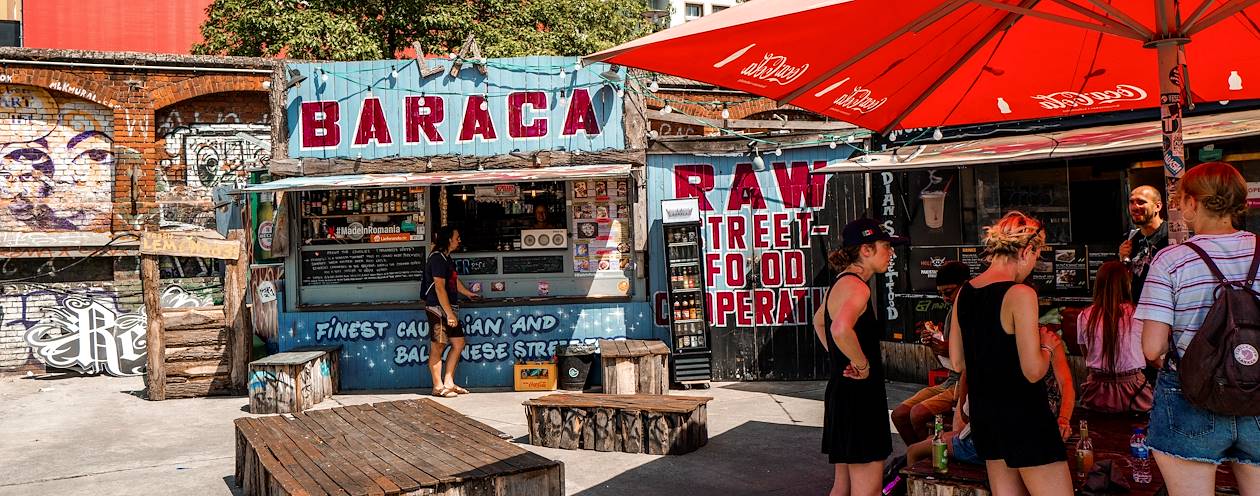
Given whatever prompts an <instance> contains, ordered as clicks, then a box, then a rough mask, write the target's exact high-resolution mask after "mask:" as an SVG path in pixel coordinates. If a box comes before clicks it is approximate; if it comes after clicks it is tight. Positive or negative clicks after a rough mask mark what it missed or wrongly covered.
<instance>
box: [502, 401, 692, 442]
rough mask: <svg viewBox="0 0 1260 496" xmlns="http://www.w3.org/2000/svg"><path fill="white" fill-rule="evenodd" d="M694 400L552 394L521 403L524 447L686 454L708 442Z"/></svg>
mask: <svg viewBox="0 0 1260 496" xmlns="http://www.w3.org/2000/svg"><path fill="white" fill-rule="evenodd" d="M712 400H713V398H706V397H699V396H658V395H626V394H620V395H614V394H552V395H548V396H543V397H541V398H536V399H532V400H529V401H526V402H525V403H524V404H525V416H526V419H527V420H526V422H527V423H528V424H529V443H530V444H532V445H534V446H545V447H548V448H560V449H587V450H595V451H624V452H626V453H648V454H652V455H681V454H684V453H690V452H692V451H695V450H697V449H700V447H701V446H704V445H705V444H708V442H709V428H708V422H709V416H708V414H707V413H706V412H705V405H706V404H707V403H708V402H709V401H712Z"/></svg>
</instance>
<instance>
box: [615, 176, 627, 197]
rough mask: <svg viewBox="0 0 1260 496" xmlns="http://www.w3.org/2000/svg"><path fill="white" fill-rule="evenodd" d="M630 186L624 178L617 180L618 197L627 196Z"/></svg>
mask: <svg viewBox="0 0 1260 496" xmlns="http://www.w3.org/2000/svg"><path fill="white" fill-rule="evenodd" d="M627 190H628V188H627V187H626V182H625V181H624V180H622V181H617V198H625V197H626V193H627Z"/></svg>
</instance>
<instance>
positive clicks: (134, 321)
mask: <svg viewBox="0 0 1260 496" xmlns="http://www.w3.org/2000/svg"><path fill="white" fill-rule="evenodd" d="M106 303H107V302H106V301H105V300H101V299H95V298H91V297H88V296H83V295H70V296H67V297H65V299H63V300H62V301H61V304H60V305H58V306H57V307H55V308H51V309H49V310H47V312H46V313H45V314H44V318H43V319H41V320H40V321H39V322H38V323H36V324H35V325H34V326H32V327H31V328H30V329H28V330H27V331H26V344H28V345H30V347H31V349H32V350H33V351H34V353H35V357H36V358H37V359H39V361H41V362H43V363H44V364H45V365H48V366H50V367H57V368H63V369H73V370H78V371H80V372H83V373H85V374H101V373H104V374H108V375H113V376H134V375H140V374H143V373H144V368H145V361H146V357H145V351H146V349H147V345H148V343H147V341H146V339H145V322H146V320H147V319H145V317H144V311H143V310H139V311H138V312H137V313H124V314H119V313H118V312H117V311H115V310H114V308H112V307H110V306H108V305H106Z"/></svg>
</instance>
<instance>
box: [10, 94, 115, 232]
mask: <svg viewBox="0 0 1260 496" xmlns="http://www.w3.org/2000/svg"><path fill="white" fill-rule="evenodd" d="M0 144H2V145H3V148H2V149H0V206H2V207H0V208H3V210H4V215H0V231H28V232H29V231H43V232H47V231H108V230H109V228H110V211H111V205H112V199H111V194H112V193H113V177H114V153H113V149H112V147H113V111H112V110H110V109H109V108H106V107H105V106H103V105H99V104H96V103H92V102H89V101H87V100H83V99H80V98H75V97H72V96H69V95H63V94H60V93H56V94H54V93H50V92H49V91H47V90H44V89H43V88H38V87H34V86H22V85H0Z"/></svg>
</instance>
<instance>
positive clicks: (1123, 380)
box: [1076, 261, 1155, 413]
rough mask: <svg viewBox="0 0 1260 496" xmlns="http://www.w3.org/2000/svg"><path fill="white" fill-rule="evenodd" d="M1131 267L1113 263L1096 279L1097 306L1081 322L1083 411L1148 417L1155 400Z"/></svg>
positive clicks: (1086, 311) (1079, 332) (1095, 296)
mask: <svg viewBox="0 0 1260 496" xmlns="http://www.w3.org/2000/svg"><path fill="white" fill-rule="evenodd" d="M1129 276H1130V273H1129V268H1128V267H1126V266H1125V265H1124V264H1123V263H1121V262H1116V261H1113V262H1107V263H1105V264H1103V265H1102V267H1101V268H1100V269H1098V275H1097V276H1096V277H1095V278H1094V304H1093V305H1090V306H1089V308H1086V309H1085V311H1083V312H1081V315H1080V317H1078V318H1077V324H1076V329H1077V330H1076V336H1077V340H1078V341H1079V342H1080V344H1081V345H1082V346H1083V347H1084V350H1085V353H1084V354H1085V364H1086V366H1087V368H1088V372H1087V374H1086V376H1085V382H1084V383H1083V384H1081V407H1083V408H1086V409H1088V410H1092V411H1095V412H1102V413H1124V412H1148V411H1150V410H1151V405H1152V403H1153V402H1154V400H1155V391H1154V389H1153V388H1152V387H1151V386H1152V385H1151V383H1150V382H1149V381H1147V380H1146V376H1145V375H1143V374H1142V371H1143V369H1144V368H1145V367H1146V357H1144V356H1143V355H1142V322H1141V321H1139V320H1136V319H1134V318H1133V311H1134V306H1133V300H1134V298H1133V295H1132V293H1131V291H1130V277H1129Z"/></svg>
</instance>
